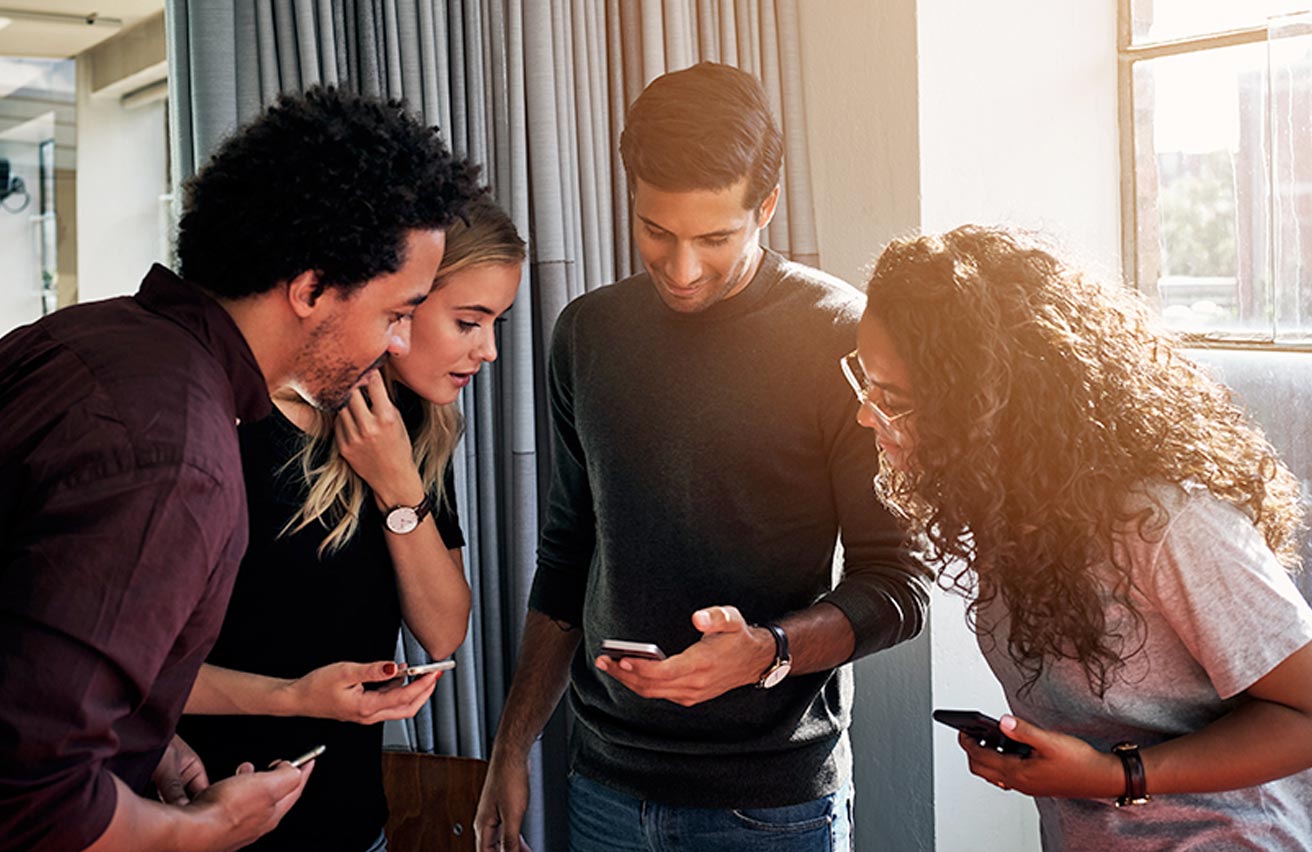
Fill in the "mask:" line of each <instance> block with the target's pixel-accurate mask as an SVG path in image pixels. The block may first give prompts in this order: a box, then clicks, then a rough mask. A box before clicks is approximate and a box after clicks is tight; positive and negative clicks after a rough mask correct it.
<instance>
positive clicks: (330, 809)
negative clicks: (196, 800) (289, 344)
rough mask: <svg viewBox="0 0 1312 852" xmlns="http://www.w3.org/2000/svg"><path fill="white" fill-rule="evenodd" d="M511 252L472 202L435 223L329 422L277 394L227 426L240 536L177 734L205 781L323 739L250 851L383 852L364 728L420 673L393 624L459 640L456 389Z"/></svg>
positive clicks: (298, 399)
mask: <svg viewBox="0 0 1312 852" xmlns="http://www.w3.org/2000/svg"><path fill="white" fill-rule="evenodd" d="M524 257H525V252H524V242H523V240H522V239H521V238H520V237H519V235H518V233H516V230H515V227H514V224H513V223H512V222H511V221H510V219H509V217H507V216H506V215H505V213H503V212H502V211H501V210H499V209H498V208H497V207H496V205H494V204H493V203H491V202H490V201H488V200H487V199H486V198H481V197H480V198H477V199H475V200H474V201H473V202H471V203H470V205H469V206H468V207H467V208H466V209H465V212H464V217H463V221H461V222H457V223H456V224H454V225H452V226H451V227H450V228H449V229H447V231H446V245H445V253H444V255H443V257H442V261H441V265H440V267H439V268H438V271H437V277H436V279H435V281H434V284H433V289H432V291H431V293H430V294H429V297H428V299H427V301H425V302H424V303H423V304H422V305H420V306H419V307H418V308H417V309H416V311H415V314H414V318H413V328H412V332H411V347H410V351H409V352H408V353H407V354H405V355H402V356H393V357H392V359H391V360H390V361H389V362H387V363H386V364H385V365H384V367H383V368H382V370H381V371H378V370H375V371H373V372H371V373H370V374H369V376H368V378H367V382H366V383H365V384H364V385H363V387H360V386H357V387H356V388H355V389H354V390H352V391H351V394H350V398H349V401H348V403H347V405H346V406H345V407H344V408H343V409H341V411H339V412H337V413H336V414H333V413H328V412H324V411H322V410H320V409H317V408H315V407H313V406H311V405H310V404H309V403H308V402H306V401H305V400H304V398H303V397H302V396H301V395H300V394H299V393H297V392H296V391H295V390H294V389H287V390H286V391H285V392H282V393H277V394H275V395H274V403H275V411H274V413H273V414H272V415H271V416H270V417H268V418H266V419H265V420H262V421H260V422H258V423H250V424H242V426H241V428H240V433H241V434H240V437H241V446H242V461H243V465H244V467H245V471H246V487H247V494H248V503H249V509H250V545H249V548H248V550H247V553H246V556H245V558H244V560H243V561H242V564H241V568H240V570H239V572H238V575H237V581H236V585H235V587H234V589H233V593H232V600H231V602H230V604H229V606H228V612H227V615H226V618H225V620H224V623H223V628H222V631H221V632H220V634H219V639H218V642H217V643H216V644H215V646H214V650H213V651H212V652H211V654H210V656H209V659H208V662H207V664H206V665H205V666H203V667H202V669H201V673H200V677H199V678H198V679H197V681H196V684H195V686H194V688H193V690H192V693H191V696H190V698H189V699H188V702H187V707H186V712H187V713H188V714H191V715H188V716H186V717H184V719H183V724H182V725H181V726H180V732H181V735H182V736H183V737H184V738H185V739H186V740H187V741H188V742H189V743H190V744H191V745H192V746H193V747H194V748H195V750H196V752H197V753H198V754H199V755H200V758H201V759H202V760H203V762H204V765H205V767H206V769H207V770H208V771H209V773H211V774H215V773H217V774H218V775H227V774H229V773H231V772H232V771H233V770H234V769H235V768H236V766H237V761H238V760H240V759H255V760H265V761H268V760H272V759H273V758H274V757H275V756H277V755H286V754H289V753H290V754H299V753H302V752H306V751H309V750H310V749H311V748H313V747H315V746H317V745H325V746H326V747H327V749H326V751H325V753H324V755H323V757H322V758H320V759H319V760H317V761H316V763H317V766H316V769H315V773H314V784H313V785H312V786H311V785H307V790H306V792H305V794H304V795H303V796H302V798H301V800H300V802H298V803H297V806H296V807H295V808H293V809H292V810H291V811H289V812H288V815H287V817H285V818H284V819H283V821H282V823H281V824H280V825H279V826H278V828H277V829H275V830H274V831H272V832H270V833H269V834H268V835H266V836H265V837H263V838H262V839H261V840H260V841H259V842H257V843H256V844H255V845H254V846H252V847H250V848H252V849H258V850H266V852H267V850H286V852H301V850H315V852H333V850H341V852H365V850H370V852H375V850H382V849H384V848H385V840H384V839H383V833H382V832H383V825H384V824H385V822H386V820H387V804H386V800H385V797H384V793H383V785H382V774H381V754H382V746H383V730H382V727H383V726H382V725H381V724H379V723H380V722H382V721H384V720H387V719H403V718H409V717H411V716H413V715H414V714H415V713H416V712H418V710H419V709H420V707H422V706H423V705H424V703H425V702H426V701H427V700H428V699H429V697H430V696H431V695H432V692H433V689H434V687H435V686H436V683H437V677H438V675H437V674H425V675H422V676H420V677H417V678H414V679H412V680H410V682H409V683H406V682H405V681H406V678H405V677H404V676H403V675H404V669H405V663H398V662H395V661H393V659H392V655H393V653H394V650H395V647H396V637H397V630H398V629H399V628H400V626H401V623H402V621H404V622H405V624H406V626H407V627H409V628H410V631H411V632H412V633H413V634H414V636H415V638H416V639H418V641H419V643H420V644H421V645H422V646H423V647H424V649H425V650H427V652H428V654H429V655H430V656H432V657H433V658H438V659H440V658H443V657H446V656H448V655H449V654H451V653H452V652H453V651H454V650H455V649H456V648H457V647H458V646H459V645H460V643H461V642H462V641H463V640H464V638H465V633H466V631H467V629H468V623H469V609H470V591H469V585H468V583H467V581H466V579H465V573H464V567H463V562H462V559H461V553H460V548H461V547H462V546H463V545H464V537H463V535H462V533H461V530H460V522H459V518H458V516H457V514H456V507H455V503H454V494H453V478H452V473H451V464H450V461H451V456H452V451H453V450H454V449H455V446H456V441H457V440H458V438H459V436H460V431H461V423H460V416H459V413H458V410H457V407H456V400H457V397H458V396H459V394H460V390H461V389H462V388H463V387H465V386H466V385H468V384H469V382H470V380H471V379H472V377H473V374H474V373H476V372H477V371H478V369H479V368H480V367H481V366H482V365H483V364H484V363H486V362H489V361H492V360H494V359H495V358H496V357H497V349H496V341H495V331H494V321H495V320H496V319H497V317H499V316H500V315H501V314H502V313H504V312H505V311H506V310H507V309H508V308H509V307H510V304H511V302H512V301H513V300H514V298H515V293H516V290H517V288H518V286H519V279H520V272H521V268H522V266H523V261H524ZM409 662H410V663H415V662H419V661H416V660H411V661H409ZM252 755H254V758H252V757H251V756H252Z"/></svg>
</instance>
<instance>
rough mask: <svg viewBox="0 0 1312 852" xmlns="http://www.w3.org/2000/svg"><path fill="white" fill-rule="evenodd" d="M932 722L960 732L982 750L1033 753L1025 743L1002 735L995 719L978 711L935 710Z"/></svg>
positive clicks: (1004, 752) (1026, 754) (1000, 752)
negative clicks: (982, 748) (981, 747)
mask: <svg viewBox="0 0 1312 852" xmlns="http://www.w3.org/2000/svg"><path fill="white" fill-rule="evenodd" d="M934 721H935V722H939V723H941V724H944V725H947V726H948V727H950V728H956V729H957V730H958V731H962V732H963V733H965V734H966V735H967V736H969V737H970V738H971V739H973V740H974V741H975V742H977V743H979V744H980V745H981V746H983V747H984V748H990V749H993V750H994V751H996V752H998V753H999V754H1014V755H1017V756H1019V757H1029V756H1030V755H1031V754H1032V753H1033V751H1034V750H1033V749H1032V748H1030V747H1029V746H1028V745H1026V744H1025V743H1021V742H1017V741H1016V740H1013V739H1012V738H1011V737H1009V736H1007V735H1006V734H1004V733H1003V732H1002V728H1001V727H999V726H998V720H997V719H994V718H993V717H992V716H986V715H985V714H983V713H981V712H979V711H978V710H935V711H934Z"/></svg>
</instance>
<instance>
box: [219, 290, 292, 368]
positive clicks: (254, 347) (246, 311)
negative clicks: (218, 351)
mask: <svg viewBox="0 0 1312 852" xmlns="http://www.w3.org/2000/svg"><path fill="white" fill-rule="evenodd" d="M279 292H280V290H279V288H276V287H275V288H274V289H273V290H271V291H269V292H268V293H258V294H256V295H254V296H247V297H246V298H244V299H220V298H216V299H215V301H217V302H218V303H219V305H220V307H222V308H223V309H224V310H225V311H227V312H228V316H230V317H232V321H233V322H234V323H235V324H236V325H237V328H238V329H239V330H240V331H241V334H242V337H244V338H246V345H247V346H249V347H250V349H251V353H252V354H253V355H254V356H255V362H256V363H257V364H259V365H260V372H262V373H263V374H264V381H265V384H267V385H268V386H269V388H270V389H271V390H272V389H273V388H278V387H281V386H283V385H285V384H287V382H288V380H289V379H290V378H291V371H292V366H293V364H294V362H295V358H296V350H295V341H296V336H295V335H294V334H288V329H289V324H288V323H287V322H285V320H284V317H283V315H282V313H281V312H280V309H279V301H280V300H279V298H278V294H279ZM281 304H283V305H285V304H286V302H285V300H281Z"/></svg>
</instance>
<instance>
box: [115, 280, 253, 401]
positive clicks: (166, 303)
mask: <svg viewBox="0 0 1312 852" xmlns="http://www.w3.org/2000/svg"><path fill="white" fill-rule="evenodd" d="M134 298H135V299H136V300H137V302H138V303H140V304H141V306H142V307H144V308H146V309H147V310H149V311H152V312H154V313H156V314H159V315H160V316H162V317H164V318H165V319H168V320H172V321H173V322H175V323H177V324H178V325H179V326H181V327H182V328H184V329H186V331H187V332H189V333H190V334H191V335H192V336H194V337H195V338H196V339H197V340H198V341H200V343H201V345H202V346H204V347H205V348H206V349H208V350H209V351H210V353H211V354H213V355H214V357H215V358H216V359H218V361H219V364H220V365H221V366H222V367H223V371H224V372H225V373H227V375H228V381H229V382H230V383H231V386H232V400H233V405H234V409H235V413H236V416H237V417H238V418H239V419H240V420H242V421H244V422H251V421H255V420H260V419H263V418H264V417H267V416H268V414H269V412H270V410H271V409H272V407H273V403H272V401H271V400H270V399H269V388H268V385H267V384H266V383H265V381H264V373H263V372H262V371H261V370H260V365H259V362H258V361H256V360H255V353H254V352H252V351H251V347H250V345H249V344H247V342H246V338H245V337H244V336H243V335H242V333H241V329H239V328H238V327H237V323H235V322H233V319H232V316H231V315H230V314H229V313H228V312H227V311H225V310H224V309H223V307H222V306H221V305H220V304H219V303H218V302H216V301H214V299H212V298H210V296H208V295H207V294H206V293H205V292H204V291H203V290H201V288H200V287H197V286H196V285H194V284H188V283H187V282H185V281H183V280H182V279H181V278H179V277H178V276H177V275H176V274H174V273H173V272H172V270H169V269H165V268H164V267H163V266H160V265H159V264H158V263H157V264H155V265H154V266H152V267H151V268H150V272H148V273H146V277H145V278H144V279H143V280H142V282H141V289H140V290H138V291H137V295H136V296H135V297H134Z"/></svg>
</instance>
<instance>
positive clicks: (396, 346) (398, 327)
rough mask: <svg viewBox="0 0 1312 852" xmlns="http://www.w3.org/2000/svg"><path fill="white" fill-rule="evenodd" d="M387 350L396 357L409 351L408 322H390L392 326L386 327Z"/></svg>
mask: <svg viewBox="0 0 1312 852" xmlns="http://www.w3.org/2000/svg"><path fill="white" fill-rule="evenodd" d="M387 351H388V352H389V353H391V354H392V355H396V356H398V357H399V356H401V355H405V354H406V353H407V352H409V351H410V323H408V322H398V323H393V324H392V327H391V328H390V329H388V336H387Z"/></svg>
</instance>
